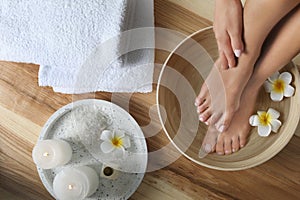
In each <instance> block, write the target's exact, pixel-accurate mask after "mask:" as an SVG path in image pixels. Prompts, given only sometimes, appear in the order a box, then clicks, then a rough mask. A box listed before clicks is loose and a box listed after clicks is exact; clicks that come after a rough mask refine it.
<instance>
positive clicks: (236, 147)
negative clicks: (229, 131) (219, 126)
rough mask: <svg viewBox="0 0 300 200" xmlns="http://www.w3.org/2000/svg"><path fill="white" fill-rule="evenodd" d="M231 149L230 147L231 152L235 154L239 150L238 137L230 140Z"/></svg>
mask: <svg viewBox="0 0 300 200" xmlns="http://www.w3.org/2000/svg"><path fill="white" fill-rule="evenodd" d="M231 147H232V152H233V153H234V152H237V151H238V150H239V149H240V141H239V138H238V137H235V136H234V137H233V138H232V144H231Z"/></svg>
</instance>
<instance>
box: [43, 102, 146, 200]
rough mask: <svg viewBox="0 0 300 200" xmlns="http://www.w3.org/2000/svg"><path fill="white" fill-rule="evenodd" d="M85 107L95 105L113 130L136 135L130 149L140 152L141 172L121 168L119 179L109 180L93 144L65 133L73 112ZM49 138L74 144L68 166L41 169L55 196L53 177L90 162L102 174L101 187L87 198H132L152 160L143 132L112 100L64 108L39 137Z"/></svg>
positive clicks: (51, 119) (45, 126) (53, 116)
mask: <svg viewBox="0 0 300 200" xmlns="http://www.w3.org/2000/svg"><path fill="white" fill-rule="evenodd" d="M81 107H92V108H93V109H95V110H99V111H101V112H102V113H104V114H105V115H106V116H107V117H108V118H109V120H110V125H109V128H110V129H115V128H116V129H122V130H125V131H126V132H127V133H129V134H130V136H132V137H130V141H131V147H130V149H128V151H130V152H134V153H138V154H139V157H138V158H139V159H138V160H136V163H133V164H134V165H138V171H131V172H128V171H127V172H124V171H119V173H118V177H117V178H116V179H107V178H104V177H102V176H100V174H101V170H102V166H103V165H104V163H103V162H101V161H100V160H99V159H96V158H95V156H92V154H91V153H90V151H89V149H88V148H89V147H87V146H86V145H84V144H82V143H81V142H80V141H79V140H78V138H75V139H73V138H72V137H70V134H65V133H66V127H65V126H64V124H67V123H69V121H68V120H73V118H72V114H74V113H73V111H74V110H75V109H78V108H81ZM45 139H63V140H65V141H67V142H69V143H70V145H71V147H72V150H73V155H72V159H71V161H70V162H69V163H67V164H66V165H65V166H62V167H57V168H54V169H49V170H46V169H40V168H38V173H39V175H40V178H41V180H42V182H43V184H44V186H45V187H46V189H47V190H48V191H49V193H50V194H51V195H52V196H53V197H55V195H54V193H53V185H52V184H53V179H54V177H55V175H56V174H57V173H59V172H60V171H61V170H62V169H63V168H64V167H72V166H82V165H86V166H89V167H92V168H93V169H95V171H96V172H97V173H98V175H99V178H100V179H99V181H100V184H99V187H98V189H97V191H96V193H94V194H93V195H92V196H90V197H88V198H86V200H95V199H101V200H102V199H110V200H111V199H128V198H129V197H130V196H131V195H132V194H133V193H134V192H135V191H136V189H137V188H138V186H139V185H140V183H141V182H142V179H143V177H144V173H145V171H146V168H147V159H148V156H147V146H146V141H145V138H144V135H143V132H142V130H141V129H140V127H139V125H138V124H137V122H136V121H135V120H134V119H133V117H132V116H131V115H130V114H129V113H128V112H126V111H125V110H123V109H122V108H121V107H119V106H117V105H115V104H113V103H111V102H107V101H103V100H95V99H89V100H81V101H77V102H74V103H71V104H68V105H66V106H64V107H62V108H61V109H59V110H58V111H56V112H55V113H54V114H53V115H52V116H51V117H50V118H49V120H48V121H47V122H46V124H45V125H44V127H43V129H42V132H41V134H40V137H39V140H45ZM99 148H100V146H99ZM131 162H135V160H133V159H131ZM105 164H107V163H105ZM119 168H122V166H119Z"/></svg>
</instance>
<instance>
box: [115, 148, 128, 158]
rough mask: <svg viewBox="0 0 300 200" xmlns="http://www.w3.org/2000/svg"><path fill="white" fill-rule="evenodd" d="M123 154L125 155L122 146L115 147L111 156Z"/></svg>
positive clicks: (117, 156)
mask: <svg viewBox="0 0 300 200" xmlns="http://www.w3.org/2000/svg"><path fill="white" fill-rule="evenodd" d="M124 155H125V149H124V147H122V146H121V147H120V148H115V149H114V151H113V156H114V157H116V158H120V157H123V156H124Z"/></svg>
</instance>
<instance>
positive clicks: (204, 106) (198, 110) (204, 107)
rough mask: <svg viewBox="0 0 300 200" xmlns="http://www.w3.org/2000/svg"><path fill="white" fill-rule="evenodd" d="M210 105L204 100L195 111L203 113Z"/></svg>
mask: <svg viewBox="0 0 300 200" xmlns="http://www.w3.org/2000/svg"><path fill="white" fill-rule="evenodd" d="M209 105H210V102H208V100H207V101H204V102H203V104H201V105H200V106H198V107H197V113H199V114H201V113H203V112H204V111H205V110H206V109H207V108H208V107H209Z"/></svg>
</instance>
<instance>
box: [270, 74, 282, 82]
mask: <svg viewBox="0 0 300 200" xmlns="http://www.w3.org/2000/svg"><path fill="white" fill-rule="evenodd" d="M279 75H280V73H279V72H275V73H274V74H273V75H272V76H270V77H269V78H268V80H269V81H271V82H272V83H273V82H274V81H275V80H276V79H278V77H279Z"/></svg>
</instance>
